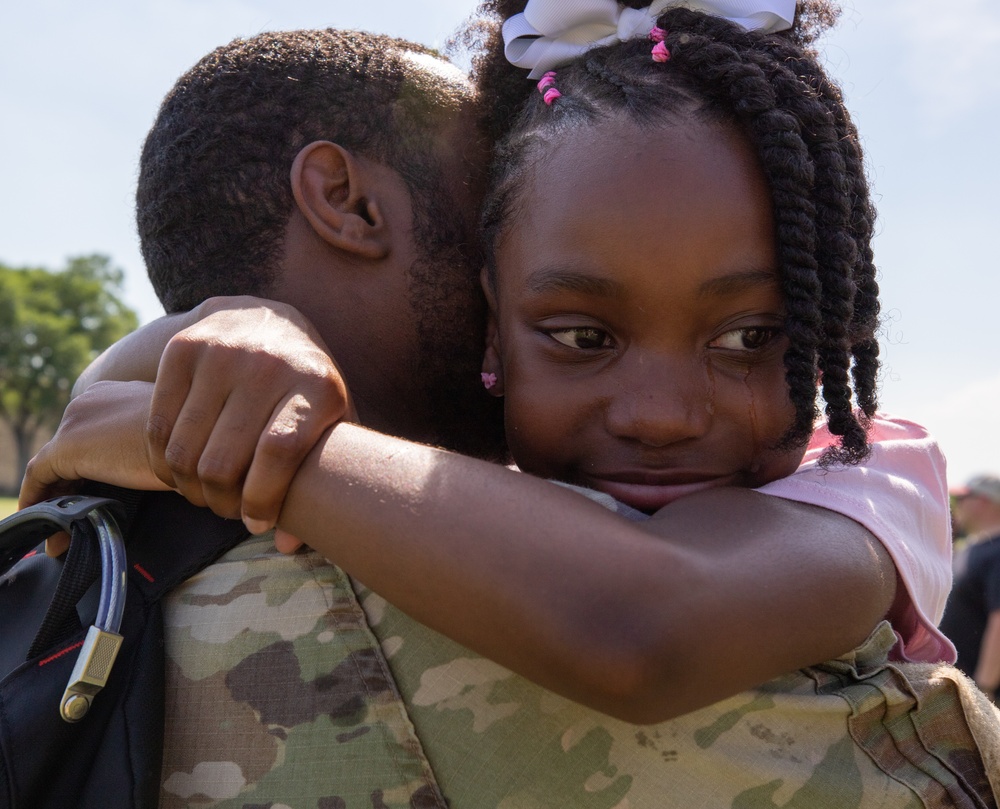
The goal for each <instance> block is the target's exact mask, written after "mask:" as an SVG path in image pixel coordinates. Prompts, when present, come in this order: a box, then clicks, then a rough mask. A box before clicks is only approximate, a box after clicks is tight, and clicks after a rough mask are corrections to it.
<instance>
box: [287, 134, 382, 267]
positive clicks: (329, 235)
mask: <svg viewBox="0 0 1000 809" xmlns="http://www.w3.org/2000/svg"><path fill="white" fill-rule="evenodd" d="M291 186H292V196H293V197H294V198H295V204H296V206H297V207H298V209H299V211H300V212H301V213H302V215H303V216H304V217H305V219H306V221H307V222H309V225H310V226H311V227H312V229H313V231H315V233H316V234H317V235H318V236H319V237H320V238H321V239H322V240H323V241H325V242H327V243H328V244H329V245H331V246H332V247H335V248H337V249H338V250H343V251H345V252H348V253H352V254H354V255H356V256H359V257H361V258H367V259H381V258H385V257H386V255H388V253H389V247H390V238H389V228H388V226H387V222H386V219H385V216H384V215H383V210H382V206H381V203H380V201H379V195H380V194H381V193H382V188H381V187H380V186H379V185H378V184H377V183H376V182H373V178H372V177H371V174H370V172H367V171H366V170H365V166H364V164H363V162H362V161H360V160H358V159H357V158H356V157H355V156H354V155H352V154H351V153H350V152H349V151H348V150H347V149H344V148H343V147H342V146H339V145H337V144H336V143H331V142H330V141H324V140H320V141H314V142H313V143H310V144H309V145H308V146H305V147H304V148H303V149H302V150H301V151H300V152H299V153H298V154H297V155H296V156H295V161H294V162H293V163H292V171H291Z"/></svg>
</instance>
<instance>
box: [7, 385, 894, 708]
mask: <svg viewBox="0 0 1000 809" xmlns="http://www.w3.org/2000/svg"><path fill="white" fill-rule="evenodd" d="M149 403H150V386H149V385H142V384H140V383H105V384H103V385H95V386H93V387H92V388H90V389H89V390H88V391H87V392H86V393H85V394H84V395H83V396H80V397H78V398H77V399H76V400H74V401H73V402H72V403H71V404H70V407H69V408H68V409H67V412H66V416H65V418H64V420H63V423H62V424H61V425H60V428H59V431H58V432H57V434H56V436H55V438H54V439H53V441H51V442H50V443H49V444H48V445H46V447H45V448H43V450H42V451H41V452H40V453H39V455H38V456H36V458H35V459H34V460H33V461H32V463H31V465H30V466H29V469H28V474H27V475H26V478H25V483H24V487H23V488H22V505H28V504H30V503H31V502H35V501H37V500H38V499H41V498H43V497H46V496H50V495H51V494H55V493H60V491H61V488H60V487H61V486H62V482H63V481H66V480H74V479H79V478H89V479H102V480H106V481H108V482H111V483H116V484H118V485H124V486H132V487H156V486H160V485H161V484H160V483H159V481H158V479H157V478H156V476H155V475H153V473H152V470H151V465H150V463H149V461H148V460H147V455H146V445H145V440H144V433H143V425H144V422H145V412H146V410H147V409H148V407H149ZM279 525H280V526H281V527H282V528H284V529H285V530H288V531H290V532H291V533H293V534H295V535H297V536H299V537H300V538H301V539H303V540H305V541H306V542H307V543H308V544H309V545H311V546H313V547H314V548H316V549H317V550H318V551H320V552H321V553H323V554H324V555H326V556H327V557H328V558H329V559H330V560H331V561H333V562H334V563H335V564H337V565H340V566H341V567H343V568H344V569H345V570H347V571H348V572H349V573H351V574H353V575H355V576H356V577H357V578H359V579H360V580H361V581H364V582H365V583H366V584H367V585H369V586H370V587H372V588H374V589H375V590H377V591H378V592H379V593H380V594H381V595H383V596H384V597H386V598H387V599H389V600H390V601H392V602H393V603H395V604H396V605H397V606H399V607H400V608H401V609H403V610H405V611H406V612H408V613H410V614H411V615H412V616H413V617H414V618H416V619H418V620H420V621H422V622H424V623H425V624H427V625H428V626H430V627H432V628H433V629H436V630H437V631H439V632H441V633H443V634H445V635H447V636H449V637H451V638H453V639H454V640H456V641H458V642H460V643H463V644H465V645H466V646H468V647H470V648H472V649H474V650H476V651H478V652H480V653H481V654H483V655H486V656H487V657H490V658H492V659H494V660H496V661H497V662H499V663H501V664H502V665H505V666H507V667H509V668H511V669H512V670H514V671H517V672H518V673H520V674H522V675H524V676H525V677H527V678H529V679H531V680H533V681H535V682H537V683H539V684H540V685H543V686H546V687H548V688H550V689H551V690H553V691H556V692H558V693H561V694H564V695H565V696H567V697H569V698H571V699H574V700H577V701H579V702H581V703H583V704H585V705H589V706H591V707H594V708H597V709H599V710H602V711H605V712H606V713H609V714H611V715H614V716H617V717H620V718H623V719H627V720H630V721H634V722H655V721H660V720H663V719H667V718H669V717H673V716H678V715H680V714H682V713H685V712H687V711H690V710H694V709H696V708H698V707H701V706H704V705H707V704H710V703H712V702H715V701H717V700H719V699H722V698H724V697H728V696H731V695H733V694H736V693H738V692H740V691H742V690H744V689H746V688H748V687H751V686H754V685H757V684H760V683H762V682H765V681H766V680H769V679H771V678H773V677H775V676H777V675H779V674H782V673H785V672H788V671H792V670H794V669H797V668H800V667H802V666H807V665H810V664H814V663H818V662H822V661H824V660H827V659H829V658H831V657H835V656H837V655H840V654H842V653H845V652H847V651H849V650H850V649H852V648H854V647H855V646H857V645H858V644H859V643H860V642H861V641H863V640H864V638H865V637H866V636H867V635H868V633H869V632H870V631H871V629H872V628H873V627H874V626H875V624H876V623H877V622H878V621H879V620H880V619H881V618H882V617H883V616H884V615H885V614H886V612H887V611H888V610H889V607H890V604H891V602H892V599H893V593H894V590H895V572H894V567H893V565H892V562H891V561H890V559H889V558H888V556H887V554H886V553H885V551H884V550H883V549H882V546H881V544H880V543H879V542H878V541H877V540H876V539H875V538H874V537H873V536H872V535H871V534H869V533H868V532H867V531H866V530H865V529H864V528H862V527H861V526H860V525H859V524H857V523H855V522H853V521H852V520H850V519H848V518H846V517H843V516H841V515H838V514H836V513H833V512H830V511H826V510H824V509H820V508H816V507H813V506H807V505H803V504H799V503H794V502H791V501H787V500H783V499H781V498H776V497H770V496H767V495H762V494H759V493H756V492H752V491H748V490H743V489H717V490H714V491H708V492H703V493H701V494H698V495H692V496H690V497H688V498H684V499H682V500H679V501H677V502H675V503H672V504H671V505H669V506H668V507H666V508H665V509H663V510H662V511H661V512H660V513H658V514H657V515H655V516H654V517H653V518H651V519H650V520H648V521H647V522H644V523H630V522H628V521H626V520H624V519H622V518H620V517H618V516H616V515H615V514H613V513H612V512H610V511H608V510H606V509H604V508H603V507H601V506H599V505H597V504H595V503H593V502H591V501H590V500H588V499H587V498H585V497H583V496H581V495H579V494H576V493H574V492H571V491H568V490H566V489H564V488H563V487H560V486H556V485H554V484H552V483H549V482H547V481H543V480H539V479H537V478H533V477H531V476H529V475H525V474H520V473H517V472H513V471H510V470H508V469H505V468H504V467H501V466H496V465H493V464H489V463H485V462H482V461H477V460H475V459H472V458H466V457H463V456H460V455H455V454H452V453H448V452H445V451H443V450H437V449H433V448H430V447H426V446H422V445H418V444H412V443H408V442H406V441H402V440H398V439H394V438H390V437H387V436H384V435H381V434H378V433H374V432H371V431H368V430H365V429H363V428H360V427H356V426H354V425H351V424H340V425H338V426H336V427H335V428H333V429H332V430H330V431H329V432H328V433H327V434H326V435H325V436H324V437H323V439H322V440H321V441H320V442H319V444H318V445H317V446H316V447H315V448H314V449H313V451H312V452H311V453H310V454H309V456H308V457H307V458H306V460H305V461H304V462H303V464H302V466H301V467H300V469H299V470H298V472H297V474H296V475H295V477H294V478H293V481H292V486H291V489H290V491H289V493H288V497H287V499H286V500H285V503H284V506H283V508H282V510H281V513H280V518H279Z"/></svg>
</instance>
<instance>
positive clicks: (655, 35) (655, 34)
mask: <svg viewBox="0 0 1000 809" xmlns="http://www.w3.org/2000/svg"><path fill="white" fill-rule="evenodd" d="M649 38H650V40H651V41H653V42H663V40H664V39H666V38H667V32H666V31H664V30H663V29H662V28H660V26H658V25H654V26H653V27H652V28H650V29H649Z"/></svg>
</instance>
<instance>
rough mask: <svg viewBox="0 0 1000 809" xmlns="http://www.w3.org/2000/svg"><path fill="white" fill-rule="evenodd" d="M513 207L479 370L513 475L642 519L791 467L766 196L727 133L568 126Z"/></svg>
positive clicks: (746, 156)
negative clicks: (583, 494) (564, 485)
mask: <svg viewBox="0 0 1000 809" xmlns="http://www.w3.org/2000/svg"><path fill="white" fill-rule="evenodd" d="M517 210H518V212H517V213H516V214H515V216H514V221H513V222H512V223H511V225H510V227H509V229H508V231H507V232H506V233H505V234H504V235H503V238H502V239H501V241H500V243H499V245H498V249H497V254H496V259H497V268H498V281H497V284H498V288H497V294H496V296H492V295H491V294H490V291H489V290H487V295H488V296H490V297H491V309H492V312H493V318H494V322H493V323H492V324H491V334H490V338H489V342H488V347H487V355H486V360H485V363H484V370H485V371H487V372H492V373H496V374H497V376H498V378H499V383H498V385H497V386H496V388H494V391H496V392H497V393H502V394H503V395H504V396H505V423H506V430H507V438H508V441H509V442H510V448H511V451H512V453H513V455H514V459H515V460H516V461H517V463H518V465H519V466H520V467H521V468H522V469H524V470H525V471H527V472H531V473H533V474H535V475H539V476H542V477H550V478H556V479H559V480H564V481H567V482H570V483H576V484H579V485H582V486H588V487H590V488H593V489H598V490H600V491H604V492H607V493H608V494H610V495H612V496H614V497H616V498H618V499H619V500H621V501H624V502H625V503H628V504H630V505H632V506H633V507H635V508H638V509H641V510H643V511H647V512H652V511H655V510H656V509H658V508H660V507H662V506H664V505H666V504H667V503H669V502H671V501H673V500H675V499H677V498H678V497H682V496H684V495H686V494H690V493H693V492H696V491H700V490H702V489H705V488H709V487H713V486H751V487H753V486H760V485H763V484H764V483H767V482H769V481H771V480H775V479H777V478H780V477H783V476H785V475H788V474H790V473H791V472H792V471H794V469H795V468H796V466H798V464H799V462H800V461H801V458H802V454H803V451H804V448H798V449H795V450H787V449H786V450H778V449H776V448H775V446H776V444H777V443H778V441H779V440H780V439H781V438H782V437H783V435H784V433H785V431H786V430H787V429H788V428H789V427H790V426H791V424H792V420H793V416H794V408H793V406H792V403H791V401H790V400H789V398H788V388H787V385H786V383H785V368H784V364H783V359H782V358H783V354H784V352H785V349H786V348H787V346H788V341H787V338H786V337H785V336H784V334H783V332H782V324H783V321H784V312H785V307H784V300H783V296H782V294H781V289H780V284H779V279H778V271H777V259H776V256H775V244H774V224H773V221H772V214H771V198H770V194H769V192H768V187H767V183H766V181H765V178H764V175H763V173H762V171H761V169H760V167H759V166H758V164H757V161H756V157H755V155H754V154H753V152H752V151H751V149H750V147H749V145H748V144H747V143H746V141H745V139H744V138H743V136H742V135H740V134H739V133H737V132H736V131H734V130H732V129H729V128H724V127H720V126H717V125H710V124H700V123H684V124H681V125H676V126H667V127H665V128H664V127H659V128H652V127H651V128H647V129H640V128H638V127H637V126H636V125H634V124H633V123H631V122H625V121H609V122H605V123H602V124H600V125H598V126H593V127H582V128H579V129H578V130H576V131H573V132H570V133H567V134H565V135H564V136H561V140H560V141H559V142H558V143H557V144H556V145H555V146H554V147H553V148H551V149H550V151H549V153H548V154H547V155H546V156H545V157H543V158H542V159H541V160H539V161H538V162H537V164H536V167H535V168H534V170H533V175H532V178H531V179H529V180H528V186H527V187H526V188H525V189H524V190H523V193H522V194H521V197H520V199H519V205H518V209H517Z"/></svg>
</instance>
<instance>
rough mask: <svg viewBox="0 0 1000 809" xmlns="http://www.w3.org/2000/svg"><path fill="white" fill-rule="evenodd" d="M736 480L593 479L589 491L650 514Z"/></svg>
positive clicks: (727, 476) (721, 478)
mask: <svg viewBox="0 0 1000 809" xmlns="http://www.w3.org/2000/svg"><path fill="white" fill-rule="evenodd" d="M735 481H736V475H724V476H722V477H717V478H708V479H706V480H699V481H695V482H693V483H637V482H632V481H626V480H608V479H607V478H595V479H593V480H591V481H589V484H588V485H590V487H591V488H593V489H597V490H598V491H601V492H604V493H605V494H610V495H611V496H612V497H613V498H615V500H620V501H621V502H622V503H625V504H626V505H629V506H632V508H635V509H638V510H639V511H645V512H646V513H647V514H652V513H653V512H655V511H658V510H659V509H661V508H663V507H664V506H665V505H668V504H669V503H673V502H674V501H675V500H680V499H681V498H682V497H687V496H688V495H691V494H697V493H698V492H703V491H707V490H708V489H715V488H717V487H719V486H730V485H733V484H734V482H735Z"/></svg>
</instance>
